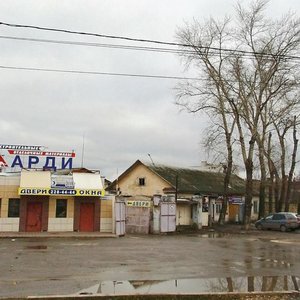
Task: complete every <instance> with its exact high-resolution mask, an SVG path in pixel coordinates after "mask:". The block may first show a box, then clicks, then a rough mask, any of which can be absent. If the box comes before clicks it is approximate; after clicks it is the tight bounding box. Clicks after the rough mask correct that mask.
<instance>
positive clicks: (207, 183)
mask: <svg viewBox="0 0 300 300" xmlns="http://www.w3.org/2000/svg"><path fill="white" fill-rule="evenodd" d="M146 166H147V167H148V168H149V169H151V170H152V171H153V172H155V173H156V174H158V175H159V176H160V177H162V178H163V179H165V180H166V181H168V182H169V183H170V184H171V185H172V186H173V187H174V188H175V186H176V176H178V191H179V192H180V193H185V192H186V193H194V194H218V195H223V194H224V176H225V175H224V174H223V173H218V172H206V171H200V170H196V169H185V168H176V167H170V166H164V165H150V164H146ZM244 192H245V181H244V180H243V179H242V178H240V177H238V176H237V175H232V176H231V181H230V185H229V194H239V195H242V194H244Z"/></svg>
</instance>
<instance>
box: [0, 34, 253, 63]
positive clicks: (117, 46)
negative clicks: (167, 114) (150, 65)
mask: <svg viewBox="0 0 300 300" xmlns="http://www.w3.org/2000/svg"><path fill="white" fill-rule="evenodd" d="M0 39H9V40H18V41H26V42H37V43H53V44H63V45H76V46H89V47H101V48H111V49H125V50H141V51H150V52H161V53H173V54H182V55H185V54H195V50H187V49H185V50H183V49H171V48H161V47H144V46H143V47H142V46H132V45H122V44H121V45H120V44H102V43H88V42H78V41H62V40H49V39H35V38H25V37H15V36H3V35H1V36H0ZM232 54H234V53H232ZM210 55H212V56H218V55H219V53H217V52H215V53H211V52H210ZM242 56H243V57H248V58H254V57H253V56H252V55H251V56H250V55H249V54H243V55H242Z"/></svg>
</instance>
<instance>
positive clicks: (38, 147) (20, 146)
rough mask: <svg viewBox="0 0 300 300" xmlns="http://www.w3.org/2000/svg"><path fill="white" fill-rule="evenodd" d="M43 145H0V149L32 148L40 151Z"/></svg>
mask: <svg viewBox="0 0 300 300" xmlns="http://www.w3.org/2000/svg"><path fill="white" fill-rule="evenodd" d="M43 148H45V147H43V146H28V145H3V144H2V145H0V149H6V150H34V151H41V150H42V149H43Z"/></svg>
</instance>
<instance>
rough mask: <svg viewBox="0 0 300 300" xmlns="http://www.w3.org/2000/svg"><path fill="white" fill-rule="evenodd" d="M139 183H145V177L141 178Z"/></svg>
mask: <svg viewBox="0 0 300 300" xmlns="http://www.w3.org/2000/svg"><path fill="white" fill-rule="evenodd" d="M139 185H145V177H142V178H139Z"/></svg>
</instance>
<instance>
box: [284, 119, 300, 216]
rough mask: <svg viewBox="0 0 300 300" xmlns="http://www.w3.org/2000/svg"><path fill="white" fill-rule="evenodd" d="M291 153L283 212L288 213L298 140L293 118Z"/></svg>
mask: <svg viewBox="0 0 300 300" xmlns="http://www.w3.org/2000/svg"><path fill="white" fill-rule="evenodd" d="M293 126H294V128H293V143H294V147H293V153H292V162H291V168H290V171H289V176H288V181H287V191H286V198H285V206H284V210H285V211H289V205H290V200H291V199H290V198H291V191H292V185H293V176H294V171H295V166H296V155H297V148H298V139H297V131H296V117H294V124H293Z"/></svg>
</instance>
